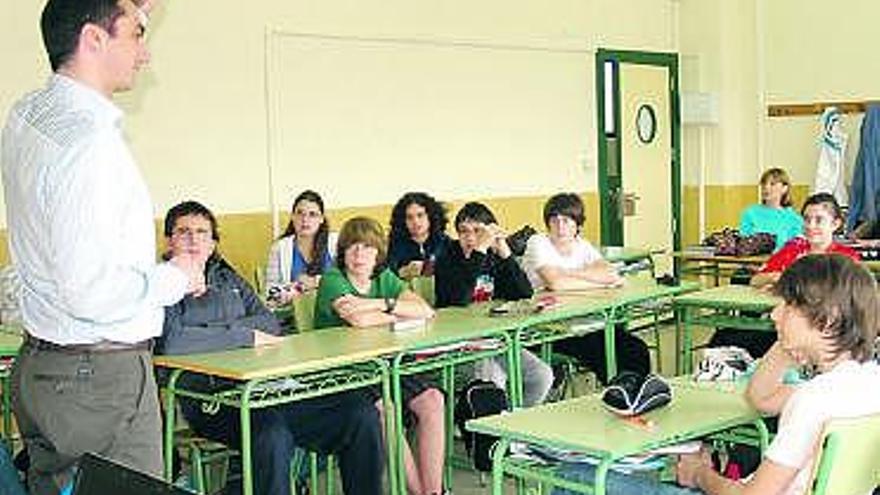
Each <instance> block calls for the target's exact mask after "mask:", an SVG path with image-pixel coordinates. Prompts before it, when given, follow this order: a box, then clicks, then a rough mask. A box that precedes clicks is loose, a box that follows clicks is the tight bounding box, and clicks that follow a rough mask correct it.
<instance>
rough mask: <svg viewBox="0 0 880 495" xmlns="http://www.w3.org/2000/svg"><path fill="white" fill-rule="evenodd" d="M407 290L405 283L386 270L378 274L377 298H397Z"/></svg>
mask: <svg viewBox="0 0 880 495" xmlns="http://www.w3.org/2000/svg"><path fill="white" fill-rule="evenodd" d="M408 288H409V287H408V286H407V284H406V282H404V281H403V280H402V279H401V278H400V277H398V276H397V275H395V274H394V272H392V271H391V270H389V269H387V268H386V269H384V270H382V273H380V274H379V297H383V298H384V297H393V298H397V297H400V294H401V292H403V291H405V290H407V289H408Z"/></svg>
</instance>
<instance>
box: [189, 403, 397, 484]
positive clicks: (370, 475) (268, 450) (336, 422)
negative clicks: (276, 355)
mask: <svg viewBox="0 0 880 495" xmlns="http://www.w3.org/2000/svg"><path fill="white" fill-rule="evenodd" d="M181 409H182V411H183V414H184V416H185V417H186V419H187V421H189V423H190V426H192V427H193V429H194V430H195V431H196V432H197V433H198V434H199V435H202V436H204V437H207V438H209V439H211V440H214V441H219V442H222V443H225V444H227V445H229V446H231V447H233V448H240V445H241V433H240V431H241V423H240V421H241V420H240V414H239V410H238V409H236V408H232V407H226V406H223V407H221V408H220V409H219V411H217V413H216V414H208V413H205V412H203V411H202V410H201V406H200V404H199V403H197V402H195V401H190V400H183V401H181ZM297 446H301V447H305V448H308V449H310V450H314V451H317V452H320V453H322V454H335V455H337V456H338V457H339V469H340V472H341V474H342V485H343V491H344V493H345V494H346V495H361V494H363V495H379V494H380V493H381V491H382V474H383V469H384V465H385V460H384V450H383V447H382V436H381V425H380V424H379V413H378V410H377V409H376V406H375V405H373V403H372V402H370V401H369V400H368V398H367V397H366V395H365V394H364V393H362V392H359V391H354V392H342V393H338V394H333V395H328V396H323V397H317V398H314V399H307V400H302V401H296V402H291V403H288V404H281V405H278V406H272V407H267V408H261V409H255V410H253V411H252V412H251V449H252V450H251V453H252V461H253V462H252V463H253V468H254V470H253V473H254V493H258V494H260V495H289V494H290V460H291V458H292V457H293V453H294V450H295V449H296V447H297ZM240 491H241V487H240V481H233V482H232V483H231V484H230V485H228V486H227V489H226V493H227V494H234V493H240Z"/></svg>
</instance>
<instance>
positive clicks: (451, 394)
mask: <svg viewBox="0 0 880 495" xmlns="http://www.w3.org/2000/svg"><path fill="white" fill-rule="evenodd" d="M442 374H443V390H444V391H445V392H446V393H447V396H446V400H445V401H444V405H445V409H446V412H445V414H444V415H443V416H444V441H445V443H446V449H445V450H444V451H445V456H444V459H445V464H444V466H443V486H445V487H447V488H448V487H450V486H452V454H453V453H454V452H453V450H454V449H453V448H452V446H453V442H454V441H455V439H454V438H453V430H454V429H455V366H454V365H446V366H444V367H443V371H442Z"/></svg>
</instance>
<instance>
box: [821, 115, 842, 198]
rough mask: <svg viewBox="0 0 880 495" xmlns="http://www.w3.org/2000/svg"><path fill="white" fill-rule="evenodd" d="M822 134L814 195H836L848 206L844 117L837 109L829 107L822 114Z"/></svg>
mask: <svg viewBox="0 0 880 495" xmlns="http://www.w3.org/2000/svg"><path fill="white" fill-rule="evenodd" d="M821 122H822V133H821V135H820V136H819V162H818V164H817V165H816V180H815V182H814V183H813V194H816V193H820V192H824V193H829V194H832V195H834V197H835V198H836V199H837V202H838V203H839V204H841V205H846V204H847V202H848V201H847V197H846V186H845V185H844V183H843V178H844V175H846V174H845V173H844V165H843V164H844V157H845V155H846V134H845V133H844V131H843V116H842V115H841V113H840V110H838V109H837V107H828V108H826V109H825V111H824V112H822V118H821Z"/></svg>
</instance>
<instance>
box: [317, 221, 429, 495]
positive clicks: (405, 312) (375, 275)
mask: <svg viewBox="0 0 880 495" xmlns="http://www.w3.org/2000/svg"><path fill="white" fill-rule="evenodd" d="M385 257H386V248H385V233H384V232H383V229H382V226H381V225H380V224H379V223H378V222H376V221H375V220H372V219H369V218H364V217H357V218H352V219H351V220H349V221H348V222H346V223H345V225H343V226H342V231H341V232H340V233H339V241H338V243H337V247H336V266H334V267H333V268H331V269H330V270H328V271H327V272H325V273H324V276H323V277H321V281H320V283H319V284H318V296H317V300H316V301H315V327H316V328H325V327H331V326H343V325H350V326H354V327H371V326H377V325H388V324H391V323H394V322H395V321H397V320H398V319H407V318H430V317H432V316H433V315H434V310H433V309H432V308H431V306H430V305H428V303H426V302H425V300H424V299H422V298H421V297H419V295H418V294H416V293H415V292H413V291H411V290H409V288H408V287H407V285H406V284H405V283H404V282H403V281H402V280H401V279H400V278H399V277H398V276H397V275H395V274H394V272H392V271H391V270H389V269H388V268H386V267H385ZM376 331H383V329H376ZM385 331H387V330H385ZM401 388H402V389H403V403H404V404H405V406H406V410H407V411H408V412H410V413H412V416H413V417H412V419H413V420H414V421H415V432H416V437H417V444H418V451H417V452H416V456H415V458H414V457H413V454H412V452H411V450H410V448H409V446H408V445H406V448H405V452H404V460H405V463H406V482H407V489H408V493H411V494H420V495H421V494H424V495H428V494H440V493H443V492H442V490H443V458H444V448H445V438H446V437H445V433H444V431H445V428H444V421H445V416H444V411H445V409H444V405H443V404H444V399H443V394H442V393H441V392H440V391H439V390H437V389H436V388H433V387H427V386H425V385H424V384H423V383H421V382H420V381H419V380H418V379H417V378H415V377H410V376H407V377H404V378H403V379H402V382H401ZM370 393H371V394H372V397H373V400H374V401H375V403H376V407H377V408H378V409H379V412H380V414H382V413H383V412H384V411H383V407H382V402H381V398H380V394H379V393H378V390H375V389H372V390H370ZM382 424H384V422H383V423H382Z"/></svg>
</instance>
